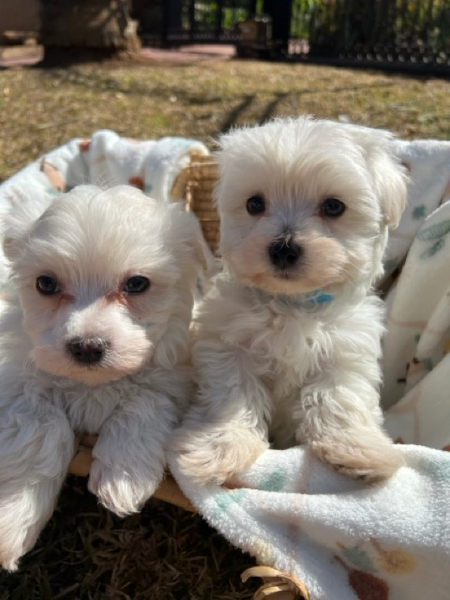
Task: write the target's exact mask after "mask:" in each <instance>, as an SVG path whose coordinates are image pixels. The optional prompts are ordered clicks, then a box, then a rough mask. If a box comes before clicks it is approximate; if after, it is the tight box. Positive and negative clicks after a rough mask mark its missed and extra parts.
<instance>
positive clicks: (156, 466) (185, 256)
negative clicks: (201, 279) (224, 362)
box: [0, 186, 203, 570]
mask: <svg viewBox="0 0 450 600" xmlns="http://www.w3.org/2000/svg"><path fill="white" fill-rule="evenodd" d="M202 248H203V244H202V237H201V232H200V228H199V225H198V223H197V221H196V220H195V218H194V217H193V215H192V214H189V213H186V212H185V211H184V210H183V208H182V207H181V205H179V204H173V205H167V204H162V203H158V202H156V201H155V200H152V199H151V198H148V197H147V196H145V195H144V194H143V193H142V192H139V191H138V190H136V189H134V188H131V187H127V186H120V187H116V188H111V189H109V190H101V189H99V188H96V187H94V186H80V187H78V188H75V189H74V190H73V191H71V192H70V193H68V194H66V195H63V196H61V197H60V198H57V199H54V198H36V197H33V195H32V194H31V195H30V198H23V199H22V201H21V203H20V204H18V205H17V206H16V207H15V208H14V210H13V211H12V212H11V214H9V215H8V216H7V217H6V225H5V232H4V250H5V254H6V256H7V257H8V258H9V260H10V265H11V284H10V291H9V295H8V298H7V300H6V306H5V309H4V312H3V314H2V317H1V319H0V333H1V335H0V564H1V566H3V567H4V568H6V569H9V570H14V569H15V568H17V561H18V559H19V558H20V556H21V555H22V554H24V553H25V552H26V551H27V550H29V549H30V548H31V547H32V546H33V545H34V543H35V541H36V539H37V537H38V535H39V533H40V531H41V530H42V528H43V527H44V525H45V523H46V521H47V520H48V519H49V517H50V515H51V514H52V511H53V508H54V506H55V502H56V499H57V496H58V493H59V490H60V488H61V485H62V483H63V480H64V478H65V475H66V472H67V468H68V465H69V463H70V461H71V459H72V456H73V453H74V444H75V434H76V433H91V434H94V433H95V434H98V440H97V443H96V444H95V446H94V448H93V459H94V460H93V463H92V466H91V471H90V477H89V483H88V485H89V489H90V490H91V491H92V492H93V493H94V494H96V495H97V496H98V498H99V500H100V502H102V504H103V505H104V506H106V507H107V508H109V509H110V510H112V511H114V512H115V513H116V514H118V515H126V514H129V513H132V512H135V511H137V510H139V508H140V507H141V506H142V504H143V503H144V502H145V500H147V499H148V498H149V497H150V496H151V495H152V494H153V492H154V491H155V489H156V487H157V486H158V485H159V483H160V481H161V479H162V477H163V472H164V466H165V462H166V457H165V454H166V444H167V443H168V439H169V437H170V434H171V432H172V430H173V429H174V427H175V426H176V424H177V423H178V420H179V419H180V416H181V412H182V410H183V408H184V406H185V403H186V400H187V396H188V393H189V381H190V377H189V370H188V368H187V366H186V365H187V358H188V351H189V350H188V340H189V323H190V318H191V310H192V305H193V292H194V289H195V286H196V282H197V275H198V272H199V269H200V266H201V262H202Z"/></svg>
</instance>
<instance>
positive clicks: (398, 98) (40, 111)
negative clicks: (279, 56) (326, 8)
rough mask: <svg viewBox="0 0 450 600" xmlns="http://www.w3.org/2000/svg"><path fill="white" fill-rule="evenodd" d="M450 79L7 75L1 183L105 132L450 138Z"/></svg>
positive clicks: (211, 69)
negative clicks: (343, 125) (340, 121)
mask: <svg viewBox="0 0 450 600" xmlns="http://www.w3.org/2000/svg"><path fill="white" fill-rule="evenodd" d="M449 89H450V85H449V83H448V82H446V81H444V80H433V79H429V80H428V79H424V78H422V79H417V78H411V77H402V76H399V75H391V74H383V73H379V72H367V71H355V70H347V69H342V70H338V69H334V68H327V67H316V66H312V65H301V64H297V65H287V64H273V63H263V62H254V61H249V62H238V61H226V62H214V63H211V62H203V63H197V64H193V65H184V66H181V65H176V66H167V65H166V66H161V65H156V66H155V65H149V64H142V63H141V64H136V63H132V62H126V63H120V62H112V63H106V64H103V65H102V66H101V65H99V64H93V63H90V64H85V65H82V66H72V67H69V68H65V69H51V70H43V69H38V68H24V69H14V70H13V69H11V70H6V71H0V131H1V140H0V180H2V179H5V178H7V177H9V176H10V175H12V174H13V173H14V172H16V171H17V170H18V169H20V168H21V167H23V166H24V165H25V164H27V163H28V162H29V161H30V160H31V159H33V158H34V157H36V156H37V155H39V154H41V153H43V152H46V151H48V150H50V149H52V148H54V147H55V146H57V145H59V144H63V143H65V142H67V141H68V140H69V139H71V138H73V137H81V136H89V135H90V134H91V133H92V132H93V131H95V130H97V129H100V128H110V129H113V130H115V131H117V132H118V133H119V134H123V135H127V136H135V137H138V138H158V137H160V136H163V135H168V134H169V135H181V136H190V137H195V138H198V139H201V140H203V141H205V142H207V143H209V144H211V143H212V139H213V138H214V137H215V136H216V135H217V134H218V133H219V132H220V131H223V130H226V129H228V128H229V127H230V126H231V125H234V124H241V123H255V122H262V121H265V120H267V119H268V118H270V117H272V116H275V115H296V114H302V113H311V114H315V115H317V116H319V117H330V118H338V117H340V116H341V115H345V116H346V117H348V118H349V119H350V120H352V121H355V122H359V123H364V124H369V125H372V126H376V127H388V128H391V129H392V130H394V131H395V132H397V133H398V134H399V135H401V136H405V137H422V136H431V137H437V138H441V139H442V138H449V137H450V111H449V110H448V97H449Z"/></svg>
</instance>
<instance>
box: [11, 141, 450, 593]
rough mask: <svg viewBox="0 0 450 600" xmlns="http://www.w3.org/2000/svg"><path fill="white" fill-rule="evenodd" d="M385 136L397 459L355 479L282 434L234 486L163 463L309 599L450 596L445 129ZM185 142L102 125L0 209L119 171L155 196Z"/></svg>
mask: <svg viewBox="0 0 450 600" xmlns="http://www.w3.org/2000/svg"><path fill="white" fill-rule="evenodd" d="M394 147H395V151H396V152H397V154H398V155H399V156H400V157H401V158H402V160H403V161H404V162H405V164H407V166H408V168H409V170H410V176H411V183H410V186H409V203H408V207H407V210H406V212H405V215H404V217H403V220H402V223H401V226H400V228H399V229H398V230H397V231H396V232H394V235H393V236H392V237H391V238H390V242H389V248H388V253H387V259H386V267H387V271H388V272H389V273H393V272H395V270H396V269H397V268H398V267H399V265H401V264H402V263H403V261H404V260H405V259H406V262H405V264H404V267H403V269H402V271H401V275H400V277H399V278H398V280H397V282H396V284H395V285H394V286H393V288H392V289H391V291H390V293H389V295H388V306H389V322H388V334H387V336H386V339H385V344H384V346H385V347H384V377H385V384H384V390H383V404H384V407H385V408H386V426H387V428H388V430H389V432H390V433H391V435H392V436H393V437H394V439H396V440H397V441H398V442H400V443H402V444H404V445H403V446H402V452H403V453H404V456H405V460H406V466H405V467H403V468H402V469H401V470H400V471H399V472H398V473H397V474H396V475H395V476H394V477H393V478H392V479H391V480H390V481H388V482H387V483H385V484H384V485H376V486H367V485H364V484H362V483H359V482H354V481H351V480H349V479H347V478H345V477H343V476H340V475H338V474H336V473H335V472H334V471H332V470H331V469H329V468H328V467H327V466H325V465H323V464H321V463H320V462H319V461H317V460H316V459H315V458H314V456H312V455H311V453H310V452H308V451H307V450H305V449H303V448H292V449H290V450H285V451H275V450H269V451H267V452H266V453H265V454H264V455H263V456H261V457H260V459H259V460H258V461H257V462H256V463H255V464H254V465H253V466H252V467H251V468H250V469H249V470H248V471H247V472H246V473H245V474H244V475H243V476H242V478H241V486H242V487H240V488H239V489H232V490H228V489H223V488H219V487H215V486H211V487H208V488H198V487H196V486H194V485H192V484H191V482H190V481H188V480H186V479H185V478H183V477H182V476H181V475H180V474H179V473H177V472H176V471H175V472H174V475H175V477H176V478H177V480H178V482H179V484H180V486H181V488H182V489H183V491H184V492H185V493H186V495H187V496H188V497H189V498H190V500H191V501H192V502H193V504H194V505H195V506H196V507H197V509H198V510H199V512H200V513H201V514H202V515H203V516H204V517H205V518H206V519H207V520H208V522H209V523H210V524H211V525H212V526H213V527H215V528H216V529H218V530H219V531H220V532H221V533H222V534H223V535H224V536H225V537H226V538H228V539H229V540H230V541H231V542H232V543H233V544H235V545H236V546H238V547H240V548H242V549H243V550H245V551H248V552H250V553H251V554H253V555H254V556H256V557H257V559H258V561H260V562H261V563H264V564H268V565H271V566H273V567H275V568H276V569H279V570H281V571H286V572H288V573H290V574H292V575H294V576H295V577H296V578H297V579H300V580H301V581H303V582H304V584H305V588H306V589H305V588H302V589H303V593H304V594H305V595H308V596H309V598H311V600H355V599H360V600H428V599H430V600H431V599H433V600H449V599H450V502H449V498H450V453H448V452H445V450H450V202H447V203H445V202H444V200H445V199H446V198H447V197H448V196H450V185H449V183H450V143H445V142H434V141H417V142H402V141H399V142H394ZM191 150H195V151H198V152H200V153H207V152H208V150H207V148H205V146H203V144H201V143H199V142H196V141H194V140H184V139H181V138H164V139H163V140H160V141H158V142H156V141H152V140H150V141H142V142H137V141H136V140H127V139H125V138H120V137H119V136H117V135H116V134H114V133H113V132H109V131H100V132H97V133H95V134H94V135H93V136H92V138H91V140H73V141H72V142H69V143H68V144H66V145H65V146H62V147H61V148H58V149H56V150H54V151H53V152H51V153H49V154H48V155H47V156H46V157H42V158H40V159H39V160H37V161H35V162H34V163H32V164H31V165H30V166H28V167H27V168H26V169H24V170H23V171H21V172H20V173H18V174H17V175H15V176H14V177H12V178H11V179H10V180H8V181H6V182H5V183H4V184H2V185H0V212H1V211H4V210H10V208H11V201H20V196H21V195H23V194H35V193H51V194H57V193H61V191H64V190H66V189H68V188H70V187H73V186H75V185H78V184H80V183H85V182H88V181H89V182H93V183H100V184H104V185H108V184H116V183H131V184H133V185H137V186H138V187H141V188H142V189H144V190H145V191H146V192H148V193H150V194H151V195H152V196H154V197H156V198H160V199H161V200H166V199H168V198H170V190H171V189H172V185H173V182H174V180H175V178H176V175H177V174H178V173H179V171H180V169H181V168H182V167H183V166H184V165H185V164H187V163H188V161H189V152H190V151H191ZM0 276H1V274H0ZM443 450H444V451H443ZM173 468H174V469H175V465H173ZM280 593H281V592H280ZM282 597H283V596H275V595H274V596H273V598H274V600H275V598H277V600H278V599H280V600H281V598H282ZM286 597H287V596H284V598H286Z"/></svg>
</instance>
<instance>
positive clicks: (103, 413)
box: [53, 386, 126, 433]
mask: <svg viewBox="0 0 450 600" xmlns="http://www.w3.org/2000/svg"><path fill="white" fill-rule="evenodd" d="M125 400H126V395H125V390H124V389H122V387H119V386H114V387H112V386H111V387H102V388H101V389H98V390H97V389H95V388H92V389H86V390H79V389H74V390H71V389H65V390H58V389H56V390H54V392H53V403H54V404H55V405H57V406H59V407H60V408H61V409H62V410H63V411H64V412H65V414H66V415H67V418H68V420H69V422H70V425H71V427H72V429H73V430H74V431H80V432H86V433H99V431H100V429H101V427H102V426H103V424H104V423H105V421H107V420H108V418H109V417H110V416H111V414H112V413H113V412H114V410H116V409H117V407H118V406H119V405H120V404H122V403H123V402H125Z"/></svg>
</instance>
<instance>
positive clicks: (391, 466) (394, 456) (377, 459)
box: [311, 436, 404, 483]
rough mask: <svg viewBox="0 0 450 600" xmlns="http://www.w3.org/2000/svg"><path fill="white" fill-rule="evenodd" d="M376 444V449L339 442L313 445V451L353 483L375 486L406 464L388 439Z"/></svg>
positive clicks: (369, 446) (374, 447) (367, 445)
mask: <svg viewBox="0 0 450 600" xmlns="http://www.w3.org/2000/svg"><path fill="white" fill-rule="evenodd" d="M380 437H381V436H380ZM383 437H384V436H383ZM377 441H378V443H374V445H373V446H371V445H369V444H368V443H366V444H360V445H358V444H356V443H355V444H351V442H348V443H342V442H339V441H337V440H333V441H331V442H313V443H312V444H311V449H312V450H313V451H314V453H315V454H316V455H317V456H318V458H320V459H321V460H322V461H324V462H326V463H328V464H329V465H331V466H332V467H333V468H334V469H336V471H338V472H339V473H342V474H343V475H346V476H348V477H351V478H352V479H362V480H363V481H367V482H368V483H374V482H379V481H384V480H386V479H389V477H392V475H394V473H395V472H396V471H397V470H398V469H399V468H400V467H401V466H403V464H404V460H403V456H402V454H401V453H400V451H399V449H398V448H396V447H395V446H394V444H393V443H392V442H391V441H390V440H388V438H387V437H386V438H384V439H383V440H382V443H380V439H378V440H377Z"/></svg>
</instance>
